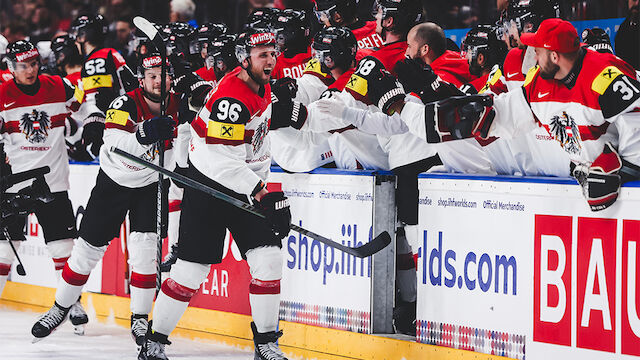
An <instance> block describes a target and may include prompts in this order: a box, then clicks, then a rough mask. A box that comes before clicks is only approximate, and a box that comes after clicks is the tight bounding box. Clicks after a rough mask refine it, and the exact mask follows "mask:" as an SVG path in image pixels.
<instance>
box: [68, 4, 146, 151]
mask: <svg viewBox="0 0 640 360" xmlns="http://www.w3.org/2000/svg"><path fill="white" fill-rule="evenodd" d="M106 33H107V23H106V20H105V19H104V17H103V16H102V15H94V16H87V15H82V16H80V17H78V18H77V19H75V20H74V21H73V22H72V23H71V29H70V31H69V34H70V36H71V37H72V38H73V39H74V40H75V42H76V44H78V46H79V47H80V52H81V54H82V56H84V57H85V58H84V64H83V66H82V72H81V74H82V87H83V91H84V100H83V102H86V103H87V104H89V105H88V106H90V107H92V108H94V109H95V110H92V111H93V113H92V114H91V116H89V117H88V118H87V120H85V123H84V126H83V131H82V140H83V143H84V145H85V146H86V147H87V150H88V151H89V153H90V154H92V155H93V156H94V157H95V156H98V154H99V150H100V147H101V146H102V143H103V142H102V133H103V132H104V117H105V112H106V111H107V108H108V107H109V104H110V103H111V101H113V99H115V98H116V97H118V96H120V95H122V94H124V93H125V92H127V91H131V90H133V89H135V88H136V87H137V85H138V84H137V80H136V78H135V76H134V75H133V72H132V71H131V69H129V67H128V66H127V64H126V63H125V60H124V58H123V57H122V55H120V53H119V52H118V51H116V50H115V49H112V48H104V47H103V44H104V40H105V36H106ZM83 106H86V105H83Z"/></svg>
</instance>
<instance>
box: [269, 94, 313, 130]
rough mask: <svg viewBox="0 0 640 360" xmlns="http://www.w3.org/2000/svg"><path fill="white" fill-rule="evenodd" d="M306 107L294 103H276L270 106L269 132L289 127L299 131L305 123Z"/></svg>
mask: <svg viewBox="0 0 640 360" xmlns="http://www.w3.org/2000/svg"><path fill="white" fill-rule="evenodd" d="M307 115H308V113H307V107H306V106H304V105H303V104H302V103H300V102H297V101H294V102H291V101H288V102H282V101H279V102H276V103H273V105H272V110H271V123H270V125H269V129H270V130H277V129H281V128H285V127H289V126H291V127H292V128H294V129H298V130H300V129H301V128H302V126H303V125H304V123H305V122H306V121H307Z"/></svg>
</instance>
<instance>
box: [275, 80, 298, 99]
mask: <svg viewBox="0 0 640 360" xmlns="http://www.w3.org/2000/svg"><path fill="white" fill-rule="evenodd" d="M271 93H272V94H273V95H275V97H276V99H277V101H279V102H289V101H292V100H293V98H295V97H296V94H298V83H297V82H296V80H295V79H292V78H290V77H283V78H281V79H278V80H276V81H275V82H273V83H272V84H271Z"/></svg>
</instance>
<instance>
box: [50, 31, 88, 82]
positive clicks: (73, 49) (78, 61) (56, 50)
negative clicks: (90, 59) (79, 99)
mask: <svg viewBox="0 0 640 360" xmlns="http://www.w3.org/2000/svg"><path fill="white" fill-rule="evenodd" d="M51 57H52V60H53V61H52V63H53V64H55V66H56V67H57V68H58V72H60V73H61V74H65V71H64V67H65V65H67V64H72V65H82V56H81V55H80V52H79V51H78V47H77V46H76V44H75V41H74V40H73V39H72V38H71V37H70V36H69V35H60V36H56V37H55V38H54V39H53V40H52V41H51ZM65 75H66V74H65Z"/></svg>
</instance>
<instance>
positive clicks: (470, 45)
mask: <svg viewBox="0 0 640 360" xmlns="http://www.w3.org/2000/svg"><path fill="white" fill-rule="evenodd" d="M460 50H461V51H462V54H463V56H465V57H466V58H467V61H469V71H470V72H471V74H472V75H475V76H480V75H482V74H481V73H482V67H481V66H480V65H479V64H478V55H479V54H482V55H483V56H484V58H485V64H484V67H485V68H489V69H490V68H491V67H493V65H496V64H502V62H503V61H504V58H505V57H506V56H507V46H506V44H505V43H504V42H503V41H500V40H499V39H498V36H497V35H496V32H495V28H494V27H493V26H491V25H478V26H476V27H474V28H472V29H471V30H469V32H468V33H467V35H466V36H465V38H464V39H463V40H462V46H461V47H460Z"/></svg>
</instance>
